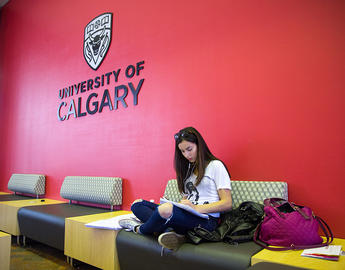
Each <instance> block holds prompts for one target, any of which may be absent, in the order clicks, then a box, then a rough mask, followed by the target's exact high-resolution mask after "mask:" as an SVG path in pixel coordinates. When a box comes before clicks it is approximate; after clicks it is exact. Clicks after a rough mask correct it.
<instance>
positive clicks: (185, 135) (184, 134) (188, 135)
mask: <svg viewBox="0 0 345 270" xmlns="http://www.w3.org/2000/svg"><path fill="white" fill-rule="evenodd" d="M192 136H193V137H194V136H195V135H194V134H192V133H189V132H188V131H182V132H181V131H180V132H177V133H176V134H175V135H174V138H175V141H177V140H179V139H183V138H191V137H192Z"/></svg>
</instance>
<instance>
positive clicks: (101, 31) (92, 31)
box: [84, 13, 113, 70]
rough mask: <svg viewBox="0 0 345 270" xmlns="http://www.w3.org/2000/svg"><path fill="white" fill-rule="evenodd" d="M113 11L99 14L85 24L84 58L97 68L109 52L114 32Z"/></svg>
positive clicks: (93, 67)
mask: <svg viewBox="0 0 345 270" xmlns="http://www.w3.org/2000/svg"><path fill="white" fill-rule="evenodd" d="M112 21H113V14H112V13H104V14H102V15H99V16H97V17H96V18H94V19H93V20H92V21H90V22H89V23H88V24H87V25H86V26H85V31H84V58H85V60H86V62H87V63H88V65H89V66H90V67H91V68H92V69H94V70H97V68H98V67H99V66H100V65H101V63H102V61H103V59H104V57H105V55H106V54H107V52H108V49H109V46H110V42H111V33H112V26H113V24H112Z"/></svg>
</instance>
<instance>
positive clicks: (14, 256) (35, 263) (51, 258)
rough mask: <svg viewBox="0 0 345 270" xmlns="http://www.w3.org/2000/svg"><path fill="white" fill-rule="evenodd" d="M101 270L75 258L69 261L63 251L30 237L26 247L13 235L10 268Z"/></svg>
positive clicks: (21, 269)
mask: <svg viewBox="0 0 345 270" xmlns="http://www.w3.org/2000/svg"><path fill="white" fill-rule="evenodd" d="M50 269H54V270H55V269H56V270H67V269H68V270H72V269H80V270H99V268H96V267H93V266H91V265H88V264H85V263H82V262H79V261H77V260H73V267H72V266H71V265H70V264H69V263H67V259H66V256H65V255H64V253H63V251H61V250H57V249H55V248H52V247H49V246H46V245H44V244H41V243H38V242H36V241H33V240H30V239H28V241H27V243H26V245H25V247H24V246H20V245H18V244H17V242H16V241H15V239H14V237H12V245H11V261H10V270H50Z"/></svg>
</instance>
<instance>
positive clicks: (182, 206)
mask: <svg viewBox="0 0 345 270" xmlns="http://www.w3.org/2000/svg"><path fill="white" fill-rule="evenodd" d="M167 202H168V203H172V204H173V205H176V206H177V207H179V208H182V209H184V210H186V211H188V212H190V213H192V214H193V215H196V216H199V217H202V218H205V219H208V218H209V217H208V215H206V214H202V213H199V212H198V211H196V210H194V209H193V208H192V207H190V206H188V205H185V204H182V203H178V202H174V201H169V200H167V199H165V198H160V203H167Z"/></svg>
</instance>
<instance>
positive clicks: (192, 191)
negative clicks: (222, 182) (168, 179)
mask: <svg viewBox="0 0 345 270" xmlns="http://www.w3.org/2000/svg"><path fill="white" fill-rule="evenodd" d="M186 188H187V190H188V194H189V195H188V198H187V199H188V200H190V201H192V202H195V203H194V204H198V201H199V191H198V189H197V188H196V187H195V186H194V185H193V183H192V182H188V183H187V185H186Z"/></svg>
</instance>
